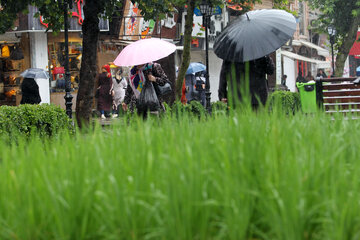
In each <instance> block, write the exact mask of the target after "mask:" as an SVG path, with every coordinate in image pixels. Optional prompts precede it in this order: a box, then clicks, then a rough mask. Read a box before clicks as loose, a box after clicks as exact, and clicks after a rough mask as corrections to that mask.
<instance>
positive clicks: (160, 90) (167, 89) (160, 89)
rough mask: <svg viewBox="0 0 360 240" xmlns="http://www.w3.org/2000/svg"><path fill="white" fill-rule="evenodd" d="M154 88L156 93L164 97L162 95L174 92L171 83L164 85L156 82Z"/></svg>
mask: <svg viewBox="0 0 360 240" xmlns="http://www.w3.org/2000/svg"><path fill="white" fill-rule="evenodd" d="M154 88H155V92H156V94H157V95H158V96H159V97H162V96H165V95H168V94H170V93H172V88H171V85H170V83H168V82H167V83H165V84H164V85H163V86H161V85H159V84H157V83H155V84H154Z"/></svg>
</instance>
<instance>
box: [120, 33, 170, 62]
mask: <svg viewBox="0 0 360 240" xmlns="http://www.w3.org/2000/svg"><path fill="white" fill-rule="evenodd" d="M175 50H176V46H175V45H174V44H172V43H169V42H166V41H164V40H161V39H156V38H147V39H141V40H138V41H136V42H133V43H131V44H129V45H128V46H126V47H125V48H124V49H123V50H122V51H121V52H120V54H119V55H118V56H117V57H116V59H115V61H114V64H115V65H117V66H135V65H141V64H145V63H148V62H152V61H156V60H159V59H161V58H164V57H166V56H169V55H170V54H171V53H173V52H175Z"/></svg>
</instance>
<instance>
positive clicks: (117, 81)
mask: <svg viewBox="0 0 360 240" xmlns="http://www.w3.org/2000/svg"><path fill="white" fill-rule="evenodd" d="M127 85H128V84H127V80H126V78H125V77H124V76H123V69H122V68H120V69H119V70H118V71H117V72H116V74H115V78H113V91H114V96H113V115H112V117H113V118H116V117H118V116H119V110H120V109H119V108H120V107H121V104H122V102H123V101H124V98H125V90H126V88H127Z"/></svg>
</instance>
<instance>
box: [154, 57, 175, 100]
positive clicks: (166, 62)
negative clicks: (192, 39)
mask: <svg viewBox="0 0 360 240" xmlns="http://www.w3.org/2000/svg"><path fill="white" fill-rule="evenodd" d="M156 62H158V63H160V64H161V67H162V69H163V70H164V72H165V73H166V75H167V77H168V78H169V80H170V82H171V85H172V87H173V89H172V93H171V94H169V95H168V96H166V97H164V101H165V102H166V103H167V104H169V105H171V104H173V103H174V101H175V86H176V83H175V80H176V79H175V78H176V77H175V54H174V53H173V54H171V55H169V56H168V57H166V58H163V59H160V60H158V61H156Z"/></svg>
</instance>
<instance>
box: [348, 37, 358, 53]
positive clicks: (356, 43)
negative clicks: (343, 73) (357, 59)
mask: <svg viewBox="0 0 360 240" xmlns="http://www.w3.org/2000/svg"><path fill="white" fill-rule="evenodd" d="M359 35H360V32H357V36H356V41H355V42H354V44H353V46H352V48H351V49H350V52H349V55H350V56H359V55H360V42H359Z"/></svg>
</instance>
